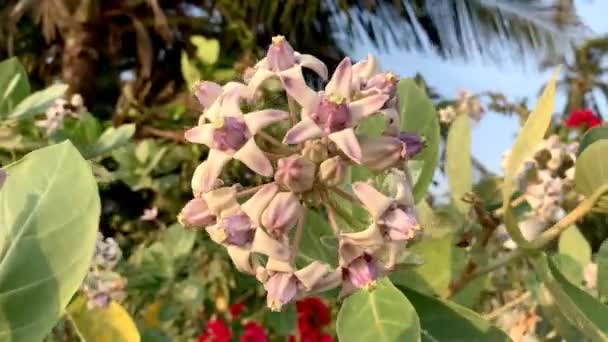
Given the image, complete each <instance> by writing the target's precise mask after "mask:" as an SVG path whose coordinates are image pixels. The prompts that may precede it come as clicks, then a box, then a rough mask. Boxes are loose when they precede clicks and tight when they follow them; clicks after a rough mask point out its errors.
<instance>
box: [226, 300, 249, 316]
mask: <svg viewBox="0 0 608 342" xmlns="http://www.w3.org/2000/svg"><path fill="white" fill-rule="evenodd" d="M228 310H230V316H232V318H237V317H239V316H240V315H241V314H242V313H243V311H245V304H244V303H238V304H232V305H230V308H229V309H228Z"/></svg>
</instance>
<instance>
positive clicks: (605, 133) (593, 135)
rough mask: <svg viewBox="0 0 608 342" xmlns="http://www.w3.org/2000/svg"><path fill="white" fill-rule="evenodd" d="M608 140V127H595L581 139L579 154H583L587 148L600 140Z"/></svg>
mask: <svg viewBox="0 0 608 342" xmlns="http://www.w3.org/2000/svg"><path fill="white" fill-rule="evenodd" d="M603 139H608V127H604V126H598V127H593V128H591V129H590V130H589V131H587V133H585V135H583V137H582V138H581V143H580V145H579V147H578V154H581V153H583V151H585V149H586V148H587V147H589V146H590V145H591V144H593V143H594V142H596V141H598V140H603Z"/></svg>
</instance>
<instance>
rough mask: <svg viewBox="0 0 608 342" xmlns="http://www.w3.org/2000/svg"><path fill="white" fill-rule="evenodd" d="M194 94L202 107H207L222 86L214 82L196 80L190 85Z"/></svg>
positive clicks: (218, 95)
mask: <svg viewBox="0 0 608 342" xmlns="http://www.w3.org/2000/svg"><path fill="white" fill-rule="evenodd" d="M192 88H193V89H192V91H193V92H194V96H196V98H197V99H198V102H199V103H200V104H201V105H202V106H203V107H204V108H209V107H210V106H211V104H213V102H214V101H215V100H217V98H218V97H220V95H221V94H222V91H223V90H222V86H220V85H219V84H217V83H215V82H209V81H198V82H196V83H195V84H194V87H192Z"/></svg>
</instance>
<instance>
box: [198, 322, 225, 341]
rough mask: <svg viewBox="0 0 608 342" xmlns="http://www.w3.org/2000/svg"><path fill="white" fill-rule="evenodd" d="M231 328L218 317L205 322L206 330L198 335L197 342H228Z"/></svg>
mask: <svg viewBox="0 0 608 342" xmlns="http://www.w3.org/2000/svg"><path fill="white" fill-rule="evenodd" d="M231 338H232V330H230V328H229V327H228V326H227V325H226V323H224V321H222V320H219V319H212V320H210V321H209V322H207V330H205V332H204V333H203V334H202V335H201V336H199V337H198V342H230V339H231Z"/></svg>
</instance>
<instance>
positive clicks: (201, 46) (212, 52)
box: [190, 36, 220, 65]
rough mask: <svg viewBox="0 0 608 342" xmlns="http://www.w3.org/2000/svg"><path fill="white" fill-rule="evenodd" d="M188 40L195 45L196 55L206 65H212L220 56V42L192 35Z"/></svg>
mask: <svg viewBox="0 0 608 342" xmlns="http://www.w3.org/2000/svg"><path fill="white" fill-rule="evenodd" d="M190 41H191V42H192V44H194V46H196V57H198V59H199V60H200V61H201V62H203V63H204V64H207V65H213V64H215V63H216V62H217V59H218V57H219V56H220V42H219V41H218V40H217V39H213V38H211V39H207V38H205V37H203V36H192V37H190Z"/></svg>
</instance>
